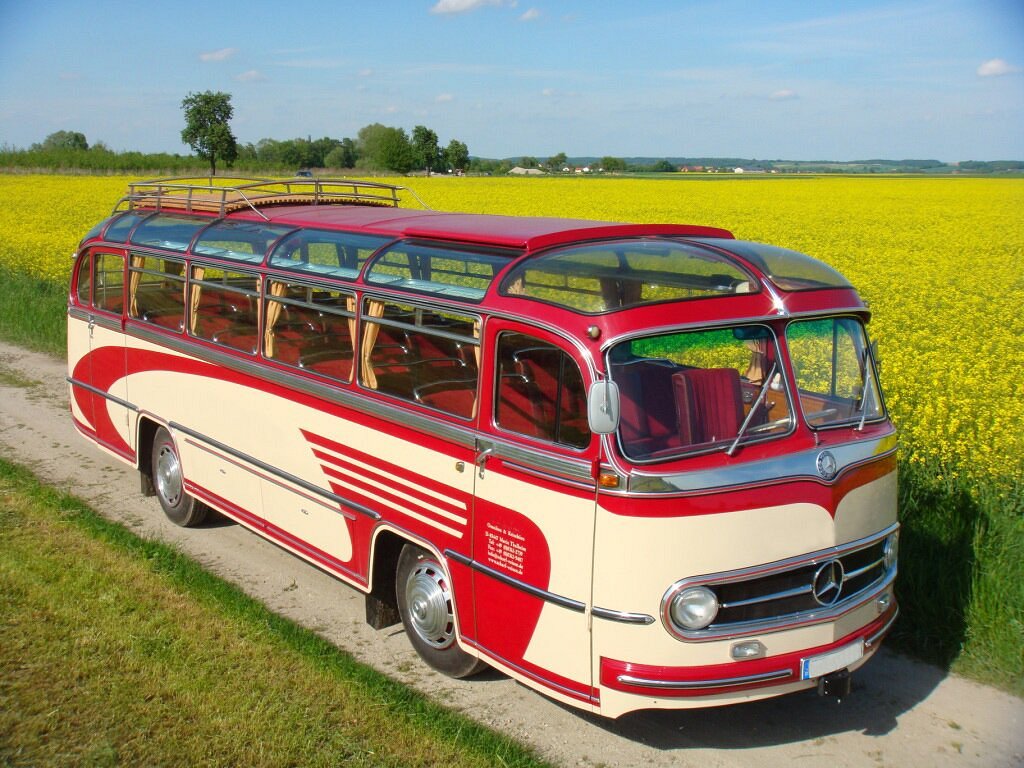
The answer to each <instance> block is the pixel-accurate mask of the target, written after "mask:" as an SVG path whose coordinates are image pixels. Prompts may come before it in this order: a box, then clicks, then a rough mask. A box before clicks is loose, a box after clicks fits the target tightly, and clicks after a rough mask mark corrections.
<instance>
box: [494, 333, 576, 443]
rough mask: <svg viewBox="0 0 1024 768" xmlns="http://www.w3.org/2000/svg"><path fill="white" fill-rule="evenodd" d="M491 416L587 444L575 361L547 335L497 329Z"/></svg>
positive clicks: (516, 427)
mask: <svg viewBox="0 0 1024 768" xmlns="http://www.w3.org/2000/svg"><path fill="white" fill-rule="evenodd" d="M494 418H495V422H496V423H497V425H498V426H499V427H500V428H502V429H505V430H508V431H509V432H516V433H518V434H521V435H527V436H528V437H534V438H538V439H540V440H547V441H549V442H553V443H560V444H562V445H567V446H571V447H573V448H584V447H586V446H587V445H588V444H589V443H590V427H589V426H588V425H587V398H586V392H585V390H584V386H583V376H582V374H581V373H580V369H579V366H577V365H576V363H575V361H574V360H573V359H572V358H571V357H569V355H567V354H566V353H565V352H563V351H562V350H561V349H559V348H558V347H556V346H554V345H553V344H549V343H547V342H546V341H541V340H540V339H537V338H534V337H532V336H527V335H526V334H522V333H503V334H501V335H500V336H499V337H498V398H497V401H496V404H495V414H494Z"/></svg>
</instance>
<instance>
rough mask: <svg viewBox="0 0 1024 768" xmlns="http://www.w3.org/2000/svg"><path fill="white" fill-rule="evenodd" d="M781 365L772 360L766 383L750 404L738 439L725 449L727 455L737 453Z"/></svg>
mask: <svg viewBox="0 0 1024 768" xmlns="http://www.w3.org/2000/svg"><path fill="white" fill-rule="evenodd" d="M778 367H779V364H778V362H772V367H771V370H770V371H768V375H767V376H765V377H764V384H762V385H761V391H760V392H758V393H757V398H756V399H755V400H754V402H753V404H752V405H751V406H750V410H749V411H748V412H747V418H745V419H744V420H743V423H742V424H740V428H739V431H738V432H737V433H736V439H735V440H733V441H732V444H731V445H730V446H729V447H728V448H726V449H725V455H726V456H732V455H733V454H734V453H736V446H738V445H739V444H740V440H742V439H743V434H744V433H745V432H746V431H747V427H749V426H750V422H751V421H752V420H753V418H754V413H755V412H756V411H757V409H758V407H759V406H760V405H761V402H762V401H763V400H764V398H765V395H767V394H768V387H769V386H771V383H772V379H773V378H774V377H775V369H776V368H778Z"/></svg>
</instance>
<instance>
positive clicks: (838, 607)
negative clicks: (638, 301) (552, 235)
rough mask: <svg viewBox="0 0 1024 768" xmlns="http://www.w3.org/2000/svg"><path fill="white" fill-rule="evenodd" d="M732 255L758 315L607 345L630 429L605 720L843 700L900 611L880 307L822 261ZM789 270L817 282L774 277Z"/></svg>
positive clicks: (600, 626)
mask: <svg viewBox="0 0 1024 768" xmlns="http://www.w3.org/2000/svg"><path fill="white" fill-rule="evenodd" d="M722 247H723V248H724V247H726V246H722ZM728 247H729V248H730V249H731V250H732V251H733V253H735V254H737V257H738V258H743V257H745V258H746V261H745V262H741V263H743V264H745V265H746V267H747V268H748V269H750V271H751V272H753V273H754V276H755V280H756V281H757V284H758V290H757V293H758V294H759V295H760V297H761V301H762V304H757V303H756V301H755V299H754V297H746V298H745V297H743V296H737V297H736V303H735V304H734V305H726V304H725V303H721V304H717V305H713V306H714V307H715V311H716V312H719V314H720V317H719V318H715V319H713V320H712V321H710V322H708V321H705V322H701V321H700V320H699V319H698V318H699V312H689V311H688V313H687V314H677V315H673V314H672V313H671V312H667V311H664V309H663V311H662V315H661V320H662V322H661V324H656V323H651V322H648V321H644V322H640V323H637V324H636V325H635V327H633V328H629V327H627V326H626V325H625V324H622V325H621V326H619V327H617V328H614V329H611V331H612V332H611V333H610V335H609V338H608V340H607V341H606V342H605V343H604V345H603V347H602V358H603V364H604V366H605V371H604V372H603V376H605V377H606V380H607V381H610V382H612V383H613V384H614V389H615V393H616V397H615V399H614V402H613V403H612V405H613V406H614V407H615V408H617V409H618V418H617V420H616V422H615V424H616V429H615V430H614V431H613V432H609V433H608V434H605V435H604V437H603V438H602V439H603V441H604V443H603V450H602V465H601V471H600V483H599V485H600V490H599V497H598V499H599V503H598V512H597V521H596V528H595V549H594V562H595V564H599V565H597V566H596V567H595V569H594V591H593V607H592V614H593V623H592V626H593V642H594V653H593V659H594V661H593V664H594V670H593V674H594V679H595V681H596V682H597V685H598V686H599V691H600V704H599V707H598V708H599V711H600V712H601V713H602V714H604V715H607V716H610V717H616V716H619V715H621V714H623V713H625V712H629V711H633V710H637V709H647V708H686V707H698V706H713V705H723V704H730V703H735V702H740V701H748V700H754V699H759V698H765V697H769V696H775V695H779V694H784V693H789V692H795V691H800V690H804V689H810V688H817V689H818V691H819V693H821V694H823V695H827V696H833V697H837V698H841V697H843V696H845V695H846V694H848V693H849V691H850V674H851V673H852V672H853V671H855V670H856V669H857V668H858V667H860V666H861V665H862V664H864V663H865V662H866V661H867V660H868V659H869V658H870V657H871V656H872V655H873V654H874V653H875V651H876V650H877V649H878V647H879V644H880V642H881V640H882V638H883V637H884V636H885V634H886V633H887V632H888V631H889V629H890V628H891V626H892V624H893V622H894V621H895V619H896V615H897V612H898V609H897V606H896V600H895V596H894V592H893V588H894V581H895V578H896V571H897V553H898V542H899V524H898V522H897V514H896V497H897V488H896V477H897V461H896V447H897V441H896V431H895V429H894V427H893V425H892V424H891V422H890V421H889V419H888V417H887V414H886V410H885V405H884V400H883V397H882V391H881V386H880V384H879V375H878V364H877V361H876V352H875V349H874V347H873V346H872V345H871V344H870V343H869V340H868V336H867V333H866V330H865V324H866V321H867V319H868V312H867V310H866V307H865V306H864V305H863V304H862V303H861V302H860V300H859V298H858V297H857V296H856V294H855V292H854V291H853V290H852V288H850V287H849V285H848V284H846V283H845V281H842V280H841V278H840V277H838V275H837V273H834V272H832V271H831V270H828V268H826V267H824V265H821V264H820V263H818V262H813V263H811V261H812V260H810V259H809V258H808V257H800V255H798V254H792V252H783V251H782V250H781V249H772V248H770V247H767V246H759V245H756V244H746V243H732V244H729V246H728ZM745 248H746V249H747V251H746V252H744V249H745ZM755 248H756V249H757V250H754V249H755ZM766 253H767V256H766V255H765V254H766ZM757 257H761V259H760V261H758V260H757ZM772 259H775V261H774V263H773V262H772ZM801 259H806V260H807V261H806V263H804V262H803V261H801ZM780 264H782V265H783V267H784V268H788V269H789V270H790V271H791V272H792V271H794V270H797V269H799V270H804V271H803V272H801V274H800V276H799V280H798V279H797V278H792V279H791V280H790V281H789V282H788V283H787V282H786V280H785V279H784V278H782V277H779V276H775V277H774V279H773V277H772V276H771V275H769V274H767V273H768V270H769V268H770V267H773V266H774V267H775V269H776V272H779V271H783V270H782V269H780V267H779V265H780ZM751 265H754V266H751ZM756 266H761V267H762V269H755V267H756ZM819 267H820V268H821V269H819ZM808 271H809V273H810V274H809V275H808V274H805V273H806V272H808ZM832 275H835V277H834V278H833V277H832ZM823 276H824V277H823ZM829 280H831V281H832V283H834V284H832V283H829V282H828V281H829ZM822 283H824V285H823V284H822ZM746 290H749V289H747V288H741V289H740V290H739V291H737V292H736V293H737V294H743V293H744V292H745V291H746ZM767 301H770V302H771V303H770V305H769V306H768V307H767V308H768V311H764V310H765V309H766V307H765V305H764V303H763V302H767ZM744 302H746V303H744ZM702 303H703V304H705V305H708V306H712V305H709V304H708V302H702ZM699 304H700V303H699V302H694V303H692V304H690V305H689V306H690V307H692V308H694V309H698V308H699ZM727 306H729V307H731V308H729V309H723V308H726V307H727ZM736 307H743V308H746V309H750V310H751V311H749V312H748V319H740V318H739V317H738V315H742V314H743V313H742V312H737V311H734V310H735V308H736ZM730 315H732V317H731V318H730ZM601 386H602V385H601V384H600V383H599V384H598V385H597V386H596V387H595V396H596V395H597V394H599V393H600V392H601ZM606 405H607V404H606Z"/></svg>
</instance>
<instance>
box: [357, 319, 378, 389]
mask: <svg viewBox="0 0 1024 768" xmlns="http://www.w3.org/2000/svg"><path fill="white" fill-rule="evenodd" d="M363 317H364V318H367V317H374V318H379V317H384V302H383V301H378V300H376V299H368V300H367V302H366V312H365V313H364V314H363ZM379 333H380V323H372V322H366V321H365V320H364V321H363V343H362V344H361V345H360V352H359V360H360V366H359V370H360V375H361V376H362V381H363V386H365V387H367V388H368V389H376V388H377V374H376V373H375V372H374V370H373V363H371V362H370V358H371V357H372V356H373V345H374V344H376V343H377V335H378V334H379Z"/></svg>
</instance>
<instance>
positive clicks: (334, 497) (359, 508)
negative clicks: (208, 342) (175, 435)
mask: <svg viewBox="0 0 1024 768" xmlns="http://www.w3.org/2000/svg"><path fill="white" fill-rule="evenodd" d="M168 426H169V427H170V428H171V429H173V430H177V431H178V432H183V433H184V434H186V435H188V436H189V437H192V438H195V439H196V440H201V441H203V442H204V443H206V444H208V445H212V446H213V447H214V448H216V449H217V450H219V451H223V452H224V453H226V454H228V455H229V456H234V457H235V458H236V459H239V460H241V461H244V462H247V463H249V464H252V465H253V466H254V467H259V468H260V469H262V470H263V471H264V472H267V473H268V474H271V475H274V476H275V477H279V478H281V479H282V480H287V481H288V482H289V483H294V484H295V485H297V486H299V487H300V488H304V489H306V490H307V491H309V492H310V493H315V494H316V495H318V496H323V497H324V498H325V499H330V500H331V501H333V502H335V503H336V504H340V505H342V506H343V507H347V508H348V509H351V510H352V511H353V512H358V513H359V514H361V515H365V516H366V517H369V518H370V519H371V520H380V518H381V515H380V513H379V512H375V511H373V510H372V509H370V508H369V507H364V506H363V505H362V504H357V503H356V502H354V501H350V500H348V499H346V498H345V497H343V496H339V495H338V494H336V493H333V492H332V491H327V490H324V489H323V488H321V487H320V486H318V485H314V484H313V483H311V482H309V481H308V480H303V479H302V478H301V477H296V476H295V475H293V474H291V473H290V472H285V471H284V470H283V469H278V468H277V467H274V466H271V465H270V464H267V463H266V462H265V461H260V460H259V459H257V458H255V457H254V456H250V455H249V454H247V453H242V452H241V451H238V450H235V449H234V448H231V447H230V446H227V445H225V444H224V443H222V442H220V441H219V440H214V439H213V438H212V437H209V436H208V435H204V434H203V433H202V432H196V431H195V430H194V429H189V428H188V427H186V426H183V425H182V424H179V423H178V422H176V421H172V422H169V423H168Z"/></svg>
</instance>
